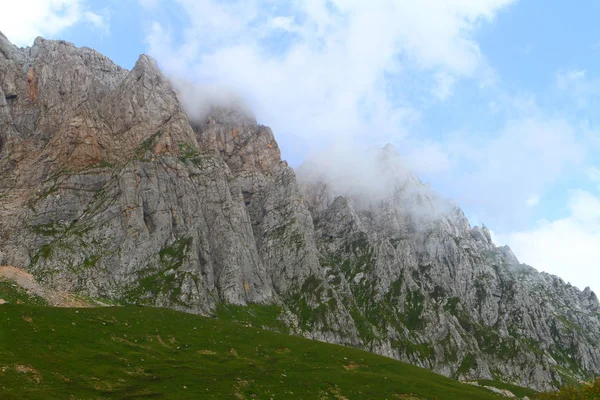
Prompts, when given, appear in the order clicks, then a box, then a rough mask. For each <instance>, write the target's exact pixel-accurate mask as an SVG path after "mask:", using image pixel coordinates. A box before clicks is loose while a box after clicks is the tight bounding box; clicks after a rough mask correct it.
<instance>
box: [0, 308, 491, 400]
mask: <svg viewBox="0 0 600 400" xmlns="http://www.w3.org/2000/svg"><path fill="white" fill-rule="evenodd" d="M0 319H1V320H2V321H3V325H2V329H0V397H1V398H2V399H24V398H27V399H64V398H77V399H91V398H94V399H109V398H119V399H127V398H131V399H133V398H136V399H142V398H161V399H162V398H164V399H198V398H203V399H211V398H214V399H252V398H260V399H268V398H274V399H299V398H305V399H386V398H387V399H398V398H407V399H408V398H411V399H425V398H427V399H435V398H439V399H442V398H443V399H450V400H451V399H457V400H459V399H460V400H466V399H481V400H485V399H490V400H491V399H497V398H499V397H497V396H496V395H494V394H492V393H491V392H489V391H487V390H485V389H481V388H477V387H474V386H471V385H466V384H461V383H459V382H456V381H454V380H452V379H448V378H444V377H442V376H440V375H437V374H434V373H432V372H430V371H427V370H425V369H422V368H418V367H414V366H411V365H408V364H405V363H402V362H399V361H395V360H391V359H388V358H385V357H381V356H376V355H374V354H371V353H367V352H364V351H360V350H356V349H350V348H346V347H342V346H336V345H330V344H326V343H321V342H316V341H311V340H306V339H301V338H297V337H291V336H287V335H282V334H278V333H273V332H269V331H263V330H261V329H258V328H252V327H245V326H242V325H239V324H237V323H234V322H228V321H224V320H218V319H210V318H204V317H199V316H194V315H189V314H183V313H180V312H175V311H170V310H166V309H158V308H145V307H144V308H139V307H137V308H136V307H114V308H88V309H67V308H50V307H35V306H12V305H11V306H9V305H5V306H2V307H0Z"/></svg>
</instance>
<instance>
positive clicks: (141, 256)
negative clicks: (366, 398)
mask: <svg viewBox="0 0 600 400" xmlns="http://www.w3.org/2000/svg"><path fill="white" fill-rule="evenodd" d="M365 157H368V159H369V160H371V162H369V164H368V165H369V168H368V169H365V170H363V171H362V172H361V176H360V177H359V178H360V179H354V178H353V176H352V175H350V176H349V175H348V172H347V171H344V170H340V168H338V167H337V164H336V163H335V161H336V160H335V158H333V157H332V158H329V159H328V158H327V157H323V156H321V157H315V158H311V159H309V160H307V162H306V163H305V165H303V166H302V167H301V168H299V169H298V171H297V174H296V172H295V171H294V170H293V169H292V168H290V167H289V166H288V165H287V163H286V162H285V161H282V159H281V155H280V151H279V148H278V145H277V142H276V141H275V138H274V135H273V132H272V131H271V129H269V128H268V127H266V126H262V125H259V124H257V122H256V119H255V118H254V117H253V116H252V115H251V114H250V113H249V112H248V111H247V110H245V109H243V108H240V107H234V106H231V107H223V106H220V107H212V108H211V109H210V110H209V112H208V113H207V114H206V116H205V117H203V118H200V119H199V118H195V119H194V120H191V119H190V118H189V117H188V114H187V113H186V111H185V110H184V109H183V106H182V104H181V102H180V101H179V99H178V94H177V93H176V91H175V90H174V89H173V87H172V85H171V83H170V82H169V80H168V79H166V77H165V76H164V75H163V74H162V73H161V71H160V70H159V68H158V67H157V65H156V63H155V61H154V60H152V59H151V58H150V57H148V56H145V55H142V56H140V58H139V59H138V61H137V63H136V65H135V67H134V68H133V69H132V70H131V71H127V70H124V69H122V68H120V67H119V66H117V65H115V64H114V63H112V62H111V61H110V60H109V59H108V58H106V57H104V56H102V55H101V54H99V53H97V52H95V51H94V50H91V49H88V48H76V47H75V46H74V45H72V44H70V43H67V42H64V41H50V40H44V39H42V38H37V39H36V40H35V42H34V44H33V46H31V47H28V48H17V47H15V46H14V45H12V44H11V43H10V42H9V41H8V40H7V38H6V37H5V36H3V35H1V34H0V265H5V266H12V267H14V268H19V269H22V270H25V271H27V272H28V273H30V274H32V275H33V277H34V278H35V280H36V281H37V284H39V285H41V286H43V287H44V288H45V290H48V291H55V292H61V293H62V292H66V293H74V294H78V295H84V296H88V297H90V298H95V299H104V300H103V301H111V302H117V303H120V304H138V305H147V306H156V307H168V308H172V309H175V310H179V311H185V312H189V313H196V314H202V315H215V314H216V313H217V312H218V309H219V307H222V306H224V305H237V306H246V305H250V304H252V305H253V307H258V308H259V309H260V308H261V307H266V308H269V307H275V308H276V309H277V310H279V312H278V313H279V316H278V318H279V321H280V322H282V323H284V324H285V325H286V326H287V327H288V329H289V332H290V333H292V334H296V335H301V336H304V337H307V338H311V339H317V340H320V341H325V342H330V343H336V344H343V345H347V346H354V347H359V348H362V349H366V350H369V351H371V352H374V353H377V354H381V355H386V356H389V357H393V358H397V359H400V360H404V361H408V362H410V363H412V364H415V365H418V366H423V367H426V368H429V369H431V370H433V371H436V372H438V373H441V374H443V375H446V376H449V377H454V378H459V379H498V380H504V381H507V382H512V383H515V384H518V385H521V386H528V387H531V388H535V389H548V388H551V387H556V386H559V385H561V384H563V383H567V382H572V381H578V380H581V379H588V378H590V377H592V376H594V375H597V374H599V373H600V350H599V349H598V346H597V343H598V342H599V340H600V313H599V303H598V299H597V297H596V295H595V294H594V293H593V292H592V291H591V290H590V289H589V288H586V290H584V291H580V290H578V289H577V288H575V287H573V286H571V285H569V284H566V283H564V282H563V281H562V280H561V279H560V278H558V277H555V276H551V275H548V274H545V273H538V272H537V271H536V270H534V269H533V268H531V267H529V266H526V265H523V264H520V263H519V262H518V260H517V258H516V257H515V255H514V254H513V253H512V252H511V251H510V249H509V248H507V247H496V246H495V245H494V244H493V243H492V241H491V237H490V233H489V231H488V230H487V229H486V228H485V227H481V228H480V227H474V228H471V226H470V224H469V222H468V221H467V219H466V218H465V216H464V215H463V213H462V212H461V211H460V209H459V208H458V206H456V205H455V204H452V203H451V202H449V201H447V200H445V199H442V198H441V197H440V196H438V195H437V194H436V193H435V192H434V191H433V190H432V189H431V188H429V187H428V186H427V185H424V184H422V183H421V182H420V181H419V180H418V179H417V178H416V177H414V176H413V175H412V174H411V173H410V171H408V170H406V168H404V167H403V166H402V164H401V161H400V160H398V157H397V156H396V154H395V152H394V150H393V149H392V148H390V147H386V148H384V149H378V150H369V151H367V152H365ZM340 174H341V175H340ZM370 177H371V178H370Z"/></svg>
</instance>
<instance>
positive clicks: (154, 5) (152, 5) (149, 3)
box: [138, 0, 160, 10]
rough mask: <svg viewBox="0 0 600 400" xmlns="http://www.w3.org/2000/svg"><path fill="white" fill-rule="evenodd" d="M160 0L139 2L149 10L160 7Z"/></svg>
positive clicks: (141, 0)
mask: <svg viewBox="0 0 600 400" xmlns="http://www.w3.org/2000/svg"><path fill="white" fill-rule="evenodd" d="M159 2H160V0H138V3H139V4H140V5H141V6H142V7H143V8H145V9H147V10H154V9H156V8H157V7H158V4H159Z"/></svg>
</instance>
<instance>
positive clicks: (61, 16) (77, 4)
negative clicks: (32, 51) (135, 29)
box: [0, 0, 108, 47]
mask: <svg viewBox="0 0 600 400" xmlns="http://www.w3.org/2000/svg"><path fill="white" fill-rule="evenodd" d="M81 21H88V22H90V23H91V24H92V25H94V26H95V27H97V28H100V29H102V30H103V31H105V32H107V31H108V21H107V17H106V15H102V14H98V13H95V12H93V11H91V10H89V9H88V8H87V6H86V3H85V1H84V0H29V1H7V2H4V3H3V4H2V12H1V13H0V29H1V30H2V33H4V34H5V35H6V36H7V37H8V39H9V40H10V41H12V42H13V43H14V44H16V45H17V46H22V47H25V46H31V44H32V43H33V40H34V39H35V38H36V37H37V36H50V37H55V36H56V35H59V34H60V33H61V32H63V31H64V30H65V29H67V28H69V27H71V26H73V25H75V24H76V23H78V22H81Z"/></svg>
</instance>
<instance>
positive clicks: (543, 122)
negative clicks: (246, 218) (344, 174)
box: [0, 0, 600, 291]
mask: <svg viewBox="0 0 600 400" xmlns="http://www.w3.org/2000/svg"><path fill="white" fill-rule="evenodd" d="M575 4H576V5H575ZM598 15H600V3H599V2H597V1H594V0H580V1H578V2H576V3H574V2H565V1H562V0H477V1H473V0H421V1H418V2H416V1H412V0H373V1H368V2H366V1H363V0H291V1H288V2H283V1H276V0H246V1H241V0H104V1H100V0H30V1H28V2H7V3H6V4H3V5H2V12H1V13H0V31H2V32H3V33H4V34H5V35H6V36H7V37H8V38H9V39H10V40H11V41H12V42H13V43H15V44H17V45H18V46H29V45H31V44H32V42H33V40H34V39H35V37H36V36H43V37H46V38H54V39H64V40H68V41H71V42H73V43H75V44H76V45H77V46H87V47H91V48H94V49H96V50H98V51H100V52H101V53H103V54H105V55H107V56H108V57H110V58H112V59H113V60H114V61H115V62H116V63H118V64H119V65H121V66H123V67H124V68H128V69H131V68H132V67H133V66H134V65H135V62H136V60H137V58H138V56H139V55H140V54H142V53H145V54H150V55H151V56H153V57H154V58H156V59H157V61H158V63H159V65H160V66H161V68H162V69H163V71H164V72H165V73H166V74H167V75H168V76H170V77H176V78H178V79H185V80H186V81H190V82H194V83H195V84H197V85H199V86H200V87H202V88H204V92H205V93H215V92H218V93H225V92H234V93H237V94H238V95H239V96H241V97H242V98H243V99H244V101H245V102H246V103H247V104H248V106H249V107H250V108H251V109H252V111H253V112H254V114H255V115H256V116H257V119H258V121H259V122H260V123H262V124H265V125H269V126H270V127H271V128H272V129H273V131H274V133H275V136H276V138H277V140H278V142H279V145H280V147H281V149H282V155H283V158H284V159H286V160H288V161H289V163H290V164H291V165H292V166H294V167H297V166H299V165H300V164H301V163H302V161H303V160H304V159H305V158H306V157H307V156H308V155H310V154H312V153H314V152H316V151H323V150H324V149H327V148H328V147H329V146H331V145H332V144H335V143H357V144H360V145H381V146H383V145H384V144H387V143H391V144H393V145H394V147H395V149H396V150H397V151H398V152H399V153H400V155H401V157H402V159H403V160H404V161H405V163H406V164H407V165H408V166H409V167H410V168H411V169H412V170H413V171H414V172H415V173H416V174H417V175H418V176H419V178H420V179H421V180H422V181H424V182H428V183H430V184H431V187H432V188H433V189H435V190H436V191H437V192H438V193H440V194H441V195H443V196H445V197H448V198H452V199H454V200H455V201H456V202H457V203H458V204H459V205H460V206H461V207H462V209H463V211H464V212H465V214H466V215H467V217H468V218H469V220H470V222H471V224H472V225H476V224H477V225H479V224H481V223H485V224H486V226H488V228H490V230H491V231H492V232H493V236H494V241H495V243H496V244H498V245H505V244H508V245H509V246H510V247H511V248H512V249H513V251H514V253H515V254H516V255H517V257H518V258H519V260H520V261H521V262H524V263H527V264H530V265H532V266H534V267H536V268H537V269H539V270H543V271H547V272H550V273H552V274H556V275H559V276H560V277H562V278H563V279H564V280H565V281H567V282H570V283H572V284H573V285H575V286H577V287H579V288H581V289H583V288H584V287H585V286H590V287H591V288H592V289H593V290H596V291H599V290H600V114H598V113H595V112H594V111H595V110H597V109H598V106H600V68H599V67H600V25H598V24H597V16H598Z"/></svg>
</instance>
